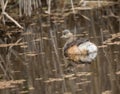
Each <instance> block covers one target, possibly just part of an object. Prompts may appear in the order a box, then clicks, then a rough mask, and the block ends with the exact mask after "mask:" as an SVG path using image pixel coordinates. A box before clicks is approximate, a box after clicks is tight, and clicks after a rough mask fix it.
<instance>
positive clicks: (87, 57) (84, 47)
mask: <svg viewBox="0 0 120 94" xmlns="http://www.w3.org/2000/svg"><path fill="white" fill-rule="evenodd" d="M62 33H63V35H62V36H61V38H65V39H67V41H66V43H65V45H64V47H63V54H64V56H65V58H67V59H68V60H71V61H73V62H75V63H83V64H84V63H89V64H90V63H91V62H92V61H93V60H94V59H95V58H96V56H97V51H98V48H97V46H96V45H95V44H94V43H92V42H90V41H89V40H88V39H85V38H76V37H75V36H74V35H73V34H72V33H71V32H70V30H67V29H66V30H64V31H63V32H62Z"/></svg>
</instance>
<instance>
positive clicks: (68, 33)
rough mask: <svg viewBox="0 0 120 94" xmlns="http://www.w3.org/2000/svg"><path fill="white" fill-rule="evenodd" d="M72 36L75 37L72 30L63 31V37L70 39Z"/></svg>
mask: <svg viewBox="0 0 120 94" xmlns="http://www.w3.org/2000/svg"><path fill="white" fill-rule="evenodd" d="M71 37H73V34H72V33H71V32H70V30H68V29H66V30H64V31H62V36H61V38H66V39H68V38H71Z"/></svg>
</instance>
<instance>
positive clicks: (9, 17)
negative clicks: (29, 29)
mask: <svg viewBox="0 0 120 94" xmlns="http://www.w3.org/2000/svg"><path fill="white" fill-rule="evenodd" d="M3 14H4V15H5V16H6V17H7V18H8V19H10V20H11V21H13V22H14V23H15V24H16V25H17V26H18V27H19V28H21V29H23V27H22V26H21V25H20V24H19V23H18V22H17V21H16V20H14V19H13V18H12V17H11V16H9V15H8V14H7V13H6V12H3Z"/></svg>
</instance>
